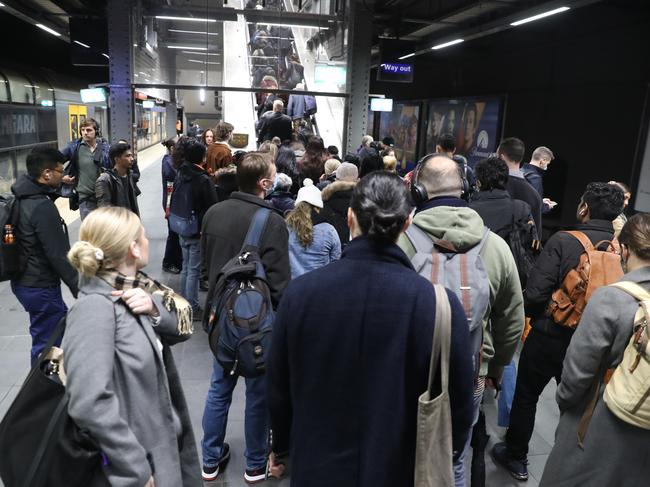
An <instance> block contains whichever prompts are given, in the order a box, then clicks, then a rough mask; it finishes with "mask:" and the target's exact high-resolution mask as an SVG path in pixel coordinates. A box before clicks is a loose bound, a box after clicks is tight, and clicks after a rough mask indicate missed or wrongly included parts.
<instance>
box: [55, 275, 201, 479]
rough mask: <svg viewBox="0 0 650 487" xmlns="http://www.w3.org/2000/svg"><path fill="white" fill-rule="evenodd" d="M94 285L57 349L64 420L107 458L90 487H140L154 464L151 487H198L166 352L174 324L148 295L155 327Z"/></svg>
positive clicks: (85, 288) (82, 294)
mask: <svg viewBox="0 0 650 487" xmlns="http://www.w3.org/2000/svg"><path fill="white" fill-rule="evenodd" d="M112 290H113V288H112V287H111V286H109V285H108V284H107V283H106V282H104V281H102V280H101V279H99V278H96V277H95V278H92V279H90V280H87V281H86V282H85V283H83V285H82V286H81V287H80V291H79V299H78V300H77V302H76V303H75V304H74V305H73V306H72V308H71V309H70V312H69V313H68V318H67V325H66V331H65V335H64V338H63V345H62V348H63V350H64V351H65V369H66V373H67V376H68V382H67V393H68V394H69V398H70V402H69V405H68V413H69V414H70V416H71V417H72V419H73V420H74V421H75V422H76V423H77V425H78V426H79V427H81V428H86V429H87V430H88V431H89V432H90V434H91V435H92V436H93V437H94V438H95V440H96V441H97V442H98V443H99V446H100V449H101V450H102V452H103V453H104V454H105V455H106V457H107V459H108V465H105V466H104V467H103V468H102V469H100V470H99V471H98V472H97V475H96V476H95V478H94V480H93V482H92V483H91V486H92V487H95V486H106V485H111V486H114V487H143V486H144V484H145V483H146V481H147V480H148V479H149V476H150V475H151V473H152V472H151V467H150V464H149V461H148V460H147V455H150V458H151V459H152V462H153V465H154V470H155V474H154V480H155V483H156V486H157V487H179V486H182V487H194V486H196V487H199V486H202V481H201V477H200V464H199V461H198V455H197V452H196V444H195V442H194V435H193V433H192V426H191V423H190V420H189V413H188V410H187V405H186V403H185V398H184V395H183V391H182V388H181V385H180V381H179V378H178V373H177V371H176V367H175V365H174V362H173V359H172V355H171V353H170V350H169V347H168V346H167V345H165V346H164V347H163V346H161V343H160V342H159V340H158V337H160V338H161V339H162V340H163V341H164V342H165V343H166V344H168V343H176V342H179V341H182V340H185V339H187V338H189V336H190V335H180V336H179V335H178V333H177V331H176V317H175V315H173V314H171V313H169V312H168V311H166V310H165V308H164V307H163V306H162V300H161V299H160V298H159V297H157V296H154V298H153V299H154V302H155V304H156V306H157V308H158V310H159V311H160V316H161V321H160V323H159V324H158V325H157V326H153V323H152V321H151V319H150V318H149V317H148V316H140V317H139V320H138V319H136V317H135V316H134V315H133V314H132V313H131V312H130V311H129V310H128V309H127V307H126V306H125V305H124V304H123V303H122V301H120V300H119V298H116V297H114V296H111V291H112Z"/></svg>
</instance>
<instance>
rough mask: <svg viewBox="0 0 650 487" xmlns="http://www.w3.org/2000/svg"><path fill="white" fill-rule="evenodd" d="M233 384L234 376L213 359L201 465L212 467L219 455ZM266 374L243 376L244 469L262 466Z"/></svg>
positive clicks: (264, 453) (265, 452)
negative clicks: (244, 392) (244, 400)
mask: <svg viewBox="0 0 650 487" xmlns="http://www.w3.org/2000/svg"><path fill="white" fill-rule="evenodd" d="M236 385H237V376H236V375H232V376H231V375H229V374H228V373H227V372H224V370H223V367H221V365H219V362H217V361H216V360H214V366H213V370H212V379H211V380H210V389H209V390H208V397H207V399H206V401H205V410H204V411H203V441H202V442H201V446H202V449H203V465H205V466H206V467H215V466H216V465H217V463H219V460H220V459H221V455H222V454H223V442H224V439H225V438H226V423H228V410H229V409H230V404H231V402H232V392H233V390H234V389H235V386H236ZM266 421H267V415H266V376H264V375H263V376H261V377H256V378H254V379H246V416H245V421H244V431H245V437H246V451H245V452H244V456H245V457H246V468H247V469H257V468H261V467H264V466H265V465H266V458H267V448H266V446H267V441H266V440H267V431H266Z"/></svg>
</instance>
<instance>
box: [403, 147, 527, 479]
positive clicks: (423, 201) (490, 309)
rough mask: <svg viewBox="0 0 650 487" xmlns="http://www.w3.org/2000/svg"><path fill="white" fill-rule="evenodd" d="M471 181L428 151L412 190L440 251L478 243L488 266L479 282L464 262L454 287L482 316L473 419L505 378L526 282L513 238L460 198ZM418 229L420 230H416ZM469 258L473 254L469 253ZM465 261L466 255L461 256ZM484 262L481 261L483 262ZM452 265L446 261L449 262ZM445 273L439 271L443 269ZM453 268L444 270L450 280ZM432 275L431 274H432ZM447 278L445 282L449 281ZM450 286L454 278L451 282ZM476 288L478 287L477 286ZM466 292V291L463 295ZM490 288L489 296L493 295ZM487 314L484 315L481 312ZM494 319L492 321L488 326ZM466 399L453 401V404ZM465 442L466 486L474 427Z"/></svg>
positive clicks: (409, 248) (419, 221)
mask: <svg viewBox="0 0 650 487" xmlns="http://www.w3.org/2000/svg"><path fill="white" fill-rule="evenodd" d="M468 189H469V188H468V184H467V181H466V180H465V179H464V178H462V175H461V173H460V171H459V169H458V165H457V164H456V162H455V161H453V160H452V159H451V158H449V157H447V156H446V155H443V154H430V155H428V156H425V157H424V158H423V159H422V160H421V161H420V162H419V163H418V166H417V167H416V169H415V174H414V177H413V182H412V184H411V195H412V196H413V199H414V203H415V204H416V210H415V216H414V218H413V225H415V226H416V227H417V229H419V230H420V231H421V232H420V233H422V232H423V233H424V234H426V236H428V237H429V238H430V239H431V241H432V242H433V243H434V245H435V248H436V249H437V250H438V252H440V253H446V254H447V255H449V254H450V253H453V254H467V255H468V256H469V255H470V252H471V251H472V249H474V248H475V247H476V246H480V247H478V250H479V253H478V257H476V258H475V261H474V262H475V263H478V264H479V265H482V267H484V270H485V271H484V272H483V274H482V276H483V277H482V278H483V279H487V281H488V282H487V283H485V282H483V283H478V282H476V280H477V279H480V278H481V275H480V273H478V272H475V271H476V270H475V269H472V268H467V267H466V268H465V269H464V271H465V274H469V276H470V280H469V282H468V284H465V285H463V278H462V277H461V280H460V281H461V285H460V286H461V287H460V288H457V289H451V288H450V289H451V290H452V291H454V292H456V293H457V294H458V295H459V296H461V297H463V300H462V302H463V303H464V305H465V310H466V313H467V315H468V316H467V318H468V322H470V328H472V326H471V324H472V323H474V321H473V320H472V318H471V317H472V316H478V320H479V321H481V323H480V324H481V325H482V326H481V328H482V343H481V342H480V341H481V335H480V330H481V328H478V330H479V335H478V340H479V344H478V347H477V348H478V349H480V350H481V352H480V354H481V360H480V363H477V364H476V365H477V369H478V370H477V371H476V381H475V390H474V404H473V406H472V407H473V409H474V423H476V421H477V419H478V414H479V406H480V403H481V398H482V396H483V391H484V389H485V386H486V385H490V386H492V387H494V386H496V385H497V384H498V383H499V382H500V380H501V374H502V372H503V367H504V366H506V365H508V364H509V363H510V360H511V359H512V356H513V354H514V353H515V349H516V347H517V343H518V341H519V338H520V336H521V332H522V325H523V323H524V307H523V296H522V292H521V286H520V284H519V277H518V274H517V267H516V265H515V261H514V257H513V256H512V252H511V251H510V248H509V247H508V244H507V243H506V242H505V241H504V240H503V239H502V238H501V237H499V236H498V235H496V234H495V233H493V232H491V231H489V230H488V229H487V228H486V227H485V226H484V225H483V220H482V219H481V217H480V216H479V214H478V213H476V212H475V211H474V210H472V209H471V208H469V206H468V204H467V202H466V201H465V200H463V199H462V198H461V195H462V194H463V193H466V192H467V191H468ZM417 229H415V230H417ZM397 244H398V245H399V246H400V248H401V249H402V250H403V251H404V252H405V253H406V255H408V256H409V258H410V259H413V257H414V256H415V254H416V253H417V252H418V251H417V250H416V244H414V243H413V242H412V240H411V238H410V237H409V236H407V235H404V234H402V235H401V236H400V238H399V240H398V242H397ZM465 259H466V262H467V261H471V260H472V257H467V256H465ZM460 261H461V265H462V258H461V259H460ZM481 263H482V264H481ZM445 271H447V267H445ZM461 272H462V271H461ZM438 275H439V276H440V274H438ZM447 276H448V274H445V281H446V277H447ZM426 277H428V278H429V279H430V278H431V276H430V275H427V276H426ZM444 283H445V282H441V284H444ZM447 285H448V286H451V283H447ZM472 288H474V289H472ZM479 288H482V289H483V290H484V291H483V295H482V296H483V301H482V303H484V304H483V305H484V306H485V309H484V310H480V309H479V310H474V311H472V306H473V305H475V306H479V302H478V301H479V300H478V299H475V300H474V302H472V299H471V298H467V295H472V296H474V297H476V296H478V294H477V293H478V291H476V289H479ZM463 294H465V295H464V296H463ZM488 294H489V296H488ZM480 317H482V320H481V318H480ZM488 325H489V326H488ZM463 407H465V405H454V404H452V415H453V414H455V413H454V410H457V409H458V408H463ZM467 434H468V438H467V442H466V443H465V445H464V447H460V448H459V449H458V450H457V451H455V452H454V476H455V485H456V487H465V485H466V483H465V467H464V459H465V456H466V454H467V450H468V449H469V442H470V437H471V429H470V430H469V431H468V432H467Z"/></svg>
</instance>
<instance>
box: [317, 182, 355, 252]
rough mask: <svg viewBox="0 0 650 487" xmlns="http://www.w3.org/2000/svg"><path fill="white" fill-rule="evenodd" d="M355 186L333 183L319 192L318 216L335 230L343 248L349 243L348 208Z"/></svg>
mask: <svg viewBox="0 0 650 487" xmlns="http://www.w3.org/2000/svg"><path fill="white" fill-rule="evenodd" d="M356 185H357V183H356V182H350V181H334V182H333V183H330V184H328V185H327V186H326V187H325V188H323V190H322V192H321V196H322V197H323V210H322V211H321V213H320V214H321V216H322V218H323V219H324V220H325V221H326V222H327V223H329V224H330V225H332V226H333V227H334V228H335V230H336V233H338V234H339V239H340V240H341V246H342V247H343V248H345V246H346V245H347V244H348V242H349V241H350V229H349V228H348V208H349V207H350V199H351V198H352V191H354V188H355V186H356Z"/></svg>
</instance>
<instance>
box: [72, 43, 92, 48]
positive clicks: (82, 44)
mask: <svg viewBox="0 0 650 487" xmlns="http://www.w3.org/2000/svg"><path fill="white" fill-rule="evenodd" d="M72 42H74V43H75V44H79V45H80V46H81V47H85V48H86V49H90V46H89V45H88V44H84V43H83V42H79V41H72Z"/></svg>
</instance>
